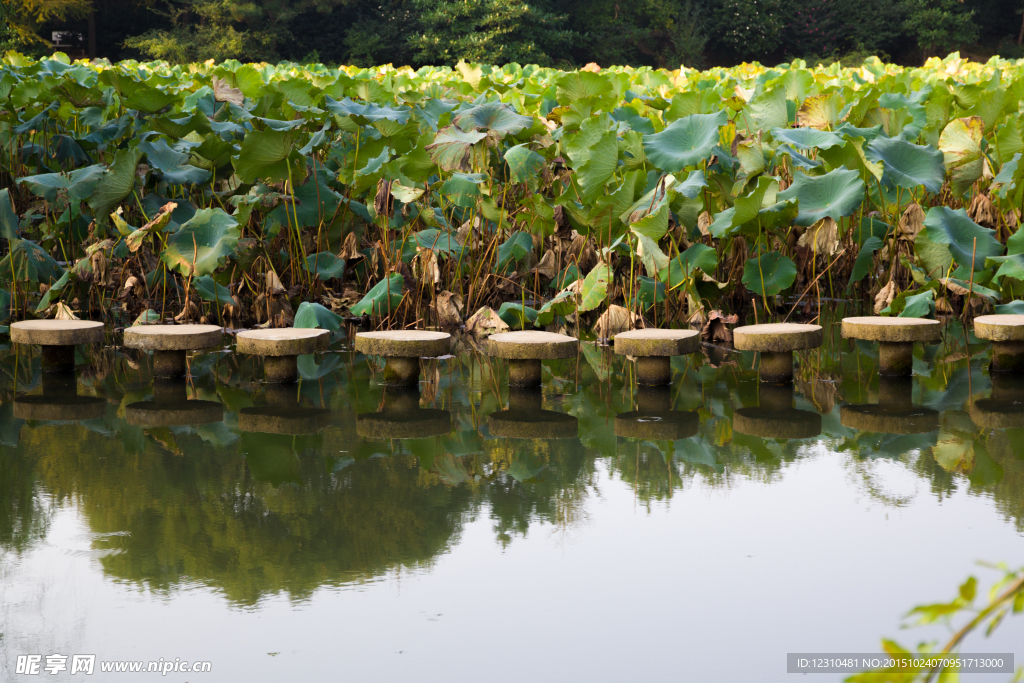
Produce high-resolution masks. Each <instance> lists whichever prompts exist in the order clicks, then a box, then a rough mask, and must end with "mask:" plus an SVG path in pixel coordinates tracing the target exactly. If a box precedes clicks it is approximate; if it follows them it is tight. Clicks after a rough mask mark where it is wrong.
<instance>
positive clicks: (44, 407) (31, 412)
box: [14, 394, 107, 422]
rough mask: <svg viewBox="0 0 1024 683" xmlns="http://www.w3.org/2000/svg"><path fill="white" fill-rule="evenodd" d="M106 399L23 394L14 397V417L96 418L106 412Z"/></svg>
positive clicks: (28, 418)
mask: <svg viewBox="0 0 1024 683" xmlns="http://www.w3.org/2000/svg"><path fill="white" fill-rule="evenodd" d="M106 410H107V409H106V401H104V400H103V399H102V398H97V397H95V396H78V395H64V396H53V395H48V394H47V395H42V396H39V395H33V396H28V395H23V396H19V397H17V398H16V399H14V417H16V418H17V419H19V420H50V421H54V422H77V421H78V420H96V419H99V418H101V417H103V415H104V414H105V413H106Z"/></svg>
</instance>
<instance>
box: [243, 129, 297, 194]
mask: <svg viewBox="0 0 1024 683" xmlns="http://www.w3.org/2000/svg"><path fill="white" fill-rule="evenodd" d="M295 140H296V134H295V133H291V132H287V131H276V130H262V131H260V130H253V131H249V132H248V133H246V134H245V139H244V140H242V147H241V150H240V151H239V153H238V156H236V157H234V165H235V173H237V174H238V177H239V178H241V179H242V182H245V183H254V182H256V181H257V180H286V179H287V178H288V155H289V154H291V152H292V148H293V146H294V143H295Z"/></svg>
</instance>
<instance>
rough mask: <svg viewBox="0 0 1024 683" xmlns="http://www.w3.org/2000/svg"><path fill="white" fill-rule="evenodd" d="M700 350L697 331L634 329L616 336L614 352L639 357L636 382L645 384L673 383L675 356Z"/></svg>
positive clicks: (637, 358)
mask: <svg viewBox="0 0 1024 683" xmlns="http://www.w3.org/2000/svg"><path fill="white" fill-rule="evenodd" d="M699 350H700V332H698V331H697V330H657V329H646V330H631V331H629V332H621V333H619V334H617V335H615V353H617V354H619V355H622V356H633V357H635V358H636V382H637V384H640V385H644V386H659V385H662V384H671V383H672V365H671V360H672V356H682V355H685V354H688V353H694V352H696V351H699Z"/></svg>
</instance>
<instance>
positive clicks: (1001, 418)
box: [970, 373, 1024, 429]
mask: <svg viewBox="0 0 1024 683" xmlns="http://www.w3.org/2000/svg"><path fill="white" fill-rule="evenodd" d="M1016 379H1017V378H1015V377H1013V376H1012V375H1007V374H1005V373H996V374H994V375H992V395H991V397H990V398H982V399H978V400H976V401H973V402H972V403H971V411H970V412H971V420H972V421H973V422H974V424H976V425H978V426H979V427H981V428H982V429H1014V428H1020V427H1024V387H1022V386H1021V384H1020V382H1018V381H1016Z"/></svg>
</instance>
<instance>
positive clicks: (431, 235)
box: [413, 228, 532, 258]
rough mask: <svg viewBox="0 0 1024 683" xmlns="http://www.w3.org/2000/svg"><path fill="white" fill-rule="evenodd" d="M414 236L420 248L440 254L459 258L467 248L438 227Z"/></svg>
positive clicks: (421, 231)
mask: <svg viewBox="0 0 1024 683" xmlns="http://www.w3.org/2000/svg"><path fill="white" fill-rule="evenodd" d="M413 238H414V239H415V240H416V244H417V245H418V246H419V247H420V248H422V249H431V250H433V251H436V252H437V253H438V254H440V255H443V256H447V257H449V258H451V257H454V258H458V257H459V256H460V255H461V254H462V252H463V251H464V250H465V247H463V246H462V245H461V244H459V242H458V240H456V239H455V236H454V235H452V234H451V233H450V232H445V231H443V230H438V229H437V228H427V229H426V230H420V231H419V232H416V233H414V234H413ZM531 246H532V244H531Z"/></svg>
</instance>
